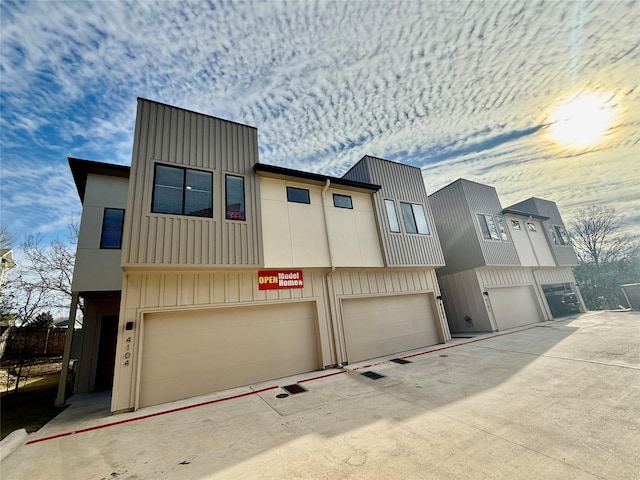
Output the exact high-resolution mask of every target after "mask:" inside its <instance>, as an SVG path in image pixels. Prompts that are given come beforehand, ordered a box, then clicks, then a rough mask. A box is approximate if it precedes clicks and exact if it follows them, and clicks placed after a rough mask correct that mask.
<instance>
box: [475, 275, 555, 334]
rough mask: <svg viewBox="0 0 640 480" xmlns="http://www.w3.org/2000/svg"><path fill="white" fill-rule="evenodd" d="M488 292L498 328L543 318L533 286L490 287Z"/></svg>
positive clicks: (519, 324)
mask: <svg viewBox="0 0 640 480" xmlns="http://www.w3.org/2000/svg"><path fill="white" fill-rule="evenodd" d="M488 292H489V301H490V302H491V308H492V309H493V315H494V317H495V319H496V323H497V326H498V330H506V329H508V328H514V327H520V326H522V325H528V324H530V323H536V322H541V321H542V320H543V318H542V316H541V314H540V308H539V306H538V301H537V300H536V296H535V293H534V292H533V288H532V287H531V286H528V285H524V286H518V287H501V288H490V289H488Z"/></svg>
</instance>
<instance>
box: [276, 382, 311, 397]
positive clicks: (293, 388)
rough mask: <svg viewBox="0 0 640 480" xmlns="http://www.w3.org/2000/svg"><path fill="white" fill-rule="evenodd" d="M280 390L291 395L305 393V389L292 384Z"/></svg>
mask: <svg viewBox="0 0 640 480" xmlns="http://www.w3.org/2000/svg"><path fill="white" fill-rule="evenodd" d="M282 389H283V390H285V391H287V392H289V393H290V394H291V395H295V394H296V393H303V392H306V391H307V389H306V388H304V387H303V386H302V385H298V384H297V383H294V384H292V385H287V386H285V387H282Z"/></svg>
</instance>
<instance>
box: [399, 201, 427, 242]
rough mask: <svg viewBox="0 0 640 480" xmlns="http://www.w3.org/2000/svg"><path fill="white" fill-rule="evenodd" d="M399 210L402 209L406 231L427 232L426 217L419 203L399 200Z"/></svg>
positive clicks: (425, 233) (424, 233)
mask: <svg viewBox="0 0 640 480" xmlns="http://www.w3.org/2000/svg"><path fill="white" fill-rule="evenodd" d="M400 210H401V211H402V220H404V228H405V231H406V232H407V233H421V234H423V235H428V234H429V225H428V224H427V217H426V215H425V214H424V207H423V206H422V205H421V204H419V203H404V202H400Z"/></svg>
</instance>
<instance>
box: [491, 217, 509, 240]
mask: <svg viewBox="0 0 640 480" xmlns="http://www.w3.org/2000/svg"><path fill="white" fill-rule="evenodd" d="M493 218H495V220H496V226H497V227H498V232H499V233H500V238H501V239H502V240H503V241H504V242H506V241H508V240H509V236H508V235H507V227H505V225H504V219H503V218H502V217H501V216H500V215H496V216H495V217H493Z"/></svg>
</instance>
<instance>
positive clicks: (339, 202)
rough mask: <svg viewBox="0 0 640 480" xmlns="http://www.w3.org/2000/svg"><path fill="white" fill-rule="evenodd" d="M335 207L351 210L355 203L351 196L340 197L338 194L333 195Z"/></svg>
mask: <svg viewBox="0 0 640 480" xmlns="http://www.w3.org/2000/svg"><path fill="white" fill-rule="evenodd" d="M333 206H334V207H338V208H350V209H353V202H352V201H351V197H350V196H349V195H340V194H338V193H334V194H333Z"/></svg>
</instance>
